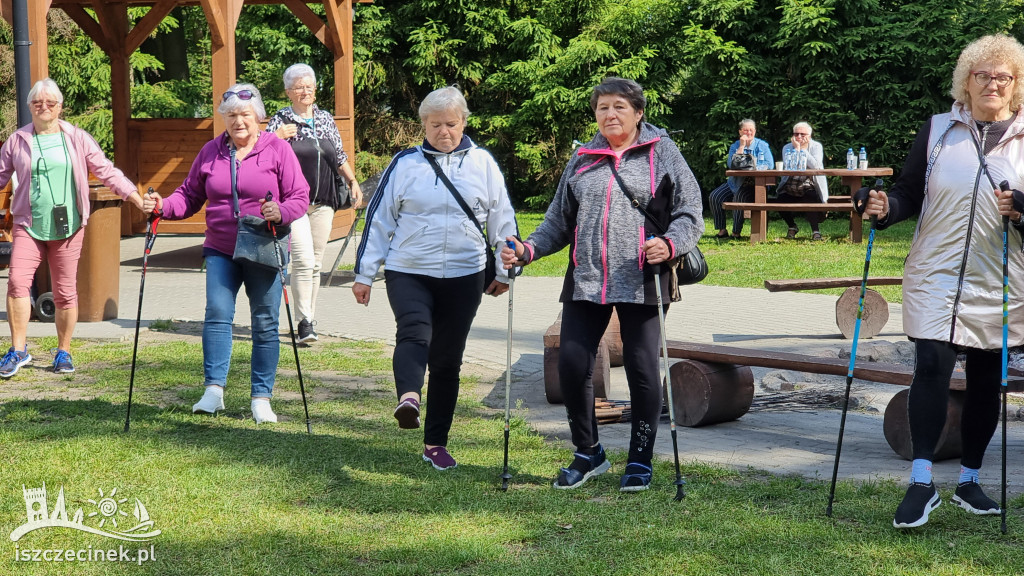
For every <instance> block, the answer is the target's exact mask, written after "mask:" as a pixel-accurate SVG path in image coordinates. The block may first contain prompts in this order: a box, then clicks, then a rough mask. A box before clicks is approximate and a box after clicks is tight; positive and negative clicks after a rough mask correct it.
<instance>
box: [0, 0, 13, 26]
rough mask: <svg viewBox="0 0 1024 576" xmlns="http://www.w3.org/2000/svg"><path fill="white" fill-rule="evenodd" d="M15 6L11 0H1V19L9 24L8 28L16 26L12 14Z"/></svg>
mask: <svg viewBox="0 0 1024 576" xmlns="http://www.w3.org/2000/svg"><path fill="white" fill-rule="evenodd" d="M13 8H14V5H13V3H12V2H11V0H0V18H3V19H4V21H6V22H7V25H8V26H11V27H13V26H14V14H11V10H13Z"/></svg>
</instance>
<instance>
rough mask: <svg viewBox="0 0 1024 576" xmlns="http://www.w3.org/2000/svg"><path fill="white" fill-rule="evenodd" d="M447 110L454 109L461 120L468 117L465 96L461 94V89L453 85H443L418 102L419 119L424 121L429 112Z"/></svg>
mask: <svg viewBox="0 0 1024 576" xmlns="http://www.w3.org/2000/svg"><path fill="white" fill-rule="evenodd" d="M449 110H455V111H456V112H458V113H459V114H460V115H462V121H463V122H465V121H466V118H469V106H468V105H467V104H466V98H465V96H463V95H462V91H461V90H459V89H458V88H456V87H455V86H445V87H444V88H438V89H437V90H434V91H433V92H431V93H430V94H427V97H426V98H424V99H423V102H420V121H426V119H427V116H430V115H431V114H437V113H438V112H447V111H449Z"/></svg>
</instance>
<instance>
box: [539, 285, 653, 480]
mask: <svg viewBox="0 0 1024 576" xmlns="http://www.w3.org/2000/svg"><path fill="white" fill-rule="evenodd" d="M613 308H614V309H615V311H616V312H617V313H618V316H619V330H620V334H621V335H622V362H623V364H624V366H625V368H626V381H627V382H628V383H629V396H630V410H631V411H632V414H633V427H632V429H631V430H630V436H629V461H630V462H640V463H642V464H647V465H650V463H651V452H652V451H653V450H654V438H655V436H656V435H657V433H658V419H659V418H660V417H661V403H662V389H661V377H660V375H659V371H658V358H659V351H660V350H661V341H660V337H661V331H660V327H659V324H658V308H657V307H656V306H651V305H645V304H621V303H620V304H594V303H592V302H578V301H572V302H564V303H562V332H561V336H560V344H559V352H558V380H559V384H560V385H561V388H562V400H563V401H564V402H565V412H566V414H567V415H568V417H569V431H570V432H571V433H572V443H573V444H574V445H575V446H576V449H577V450H579V451H580V452H584V453H590V448H592V447H593V446H595V445H596V444H597V443H598V435H597V418H596V417H595V415H594V384H593V381H592V379H591V377H592V376H593V374H594V362H595V357H596V356H597V347H598V345H599V344H600V343H601V337H602V336H603V335H604V331H605V328H607V327H608V320H609V319H610V318H611V315H612V309H613ZM665 310H666V312H667V311H668V305H667V304H666V305H665Z"/></svg>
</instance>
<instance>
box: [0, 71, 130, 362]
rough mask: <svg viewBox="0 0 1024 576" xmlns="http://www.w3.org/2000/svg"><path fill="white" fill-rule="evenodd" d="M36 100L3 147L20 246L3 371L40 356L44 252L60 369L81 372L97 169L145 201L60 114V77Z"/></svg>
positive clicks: (2, 178) (120, 191)
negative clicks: (81, 305)
mask: <svg viewBox="0 0 1024 576" xmlns="http://www.w3.org/2000/svg"><path fill="white" fill-rule="evenodd" d="M28 105H29V109H30V111H31V113H32V123H31V124H27V125H25V126H22V127H21V128H20V129H19V130H18V131H16V132H15V133H14V134H12V135H11V137H10V138H8V139H7V141H6V142H4V145H3V148H0V187H3V186H6V185H7V182H8V181H10V180H11V177H12V176H14V175H16V176H17V186H16V187H15V190H14V196H13V198H12V200H11V213H12V214H13V216H14V226H13V229H12V231H11V232H12V235H13V237H14V247H13V250H12V252H11V265H10V271H9V274H8V279H7V324H8V325H9V326H10V328H11V347H10V349H9V350H8V351H7V354H5V355H4V357H3V359H2V360H0V378H11V377H12V376H14V375H15V374H17V373H18V370H19V369H20V368H21V367H22V366H24V365H26V364H28V363H29V362H31V361H32V355H31V354H29V352H28V342H27V335H26V333H27V332H28V321H29V316H31V313H32V306H31V303H30V302H31V300H30V298H31V297H30V291H31V289H32V280H33V278H34V277H35V274H36V270H37V269H38V268H39V265H40V263H42V261H43V259H44V258H45V260H46V261H47V265H48V266H49V269H50V280H51V282H52V284H53V301H54V304H55V305H56V307H57V310H56V314H55V316H54V320H55V321H56V323H57V347H56V348H55V349H54V350H53V353H54V356H53V371H54V372H56V373H58V374H70V373H72V372H74V371H75V365H74V364H73V363H72V361H71V335H72V334H73V333H74V331H75V325H76V324H77V323H78V259H79V258H80V257H81V255H82V242H83V241H84V239H85V230H84V228H85V226H86V225H87V224H88V223H89V210H90V203H89V173H90V172H91V173H92V174H94V175H95V176H96V177H97V178H99V179H100V180H101V181H102V182H103V183H104V184H105V185H107V186H108V187H109V188H110V190H111V191H112V192H114V193H115V194H117V195H118V196H120V197H121V198H123V199H125V200H127V201H129V202H131V203H132V204H133V205H135V207H136V208H140V209H141V208H142V205H143V202H142V196H141V195H140V194H139V192H138V190H136V188H135V184H133V183H132V182H131V181H130V180H128V178H126V177H125V175H124V173H122V172H121V171H120V170H118V169H117V168H116V167H115V166H114V164H113V163H112V162H111V161H110V160H108V159H107V157H106V156H104V155H103V150H102V149H100V146H99V144H97V143H96V140H95V139H93V137H92V136H90V135H89V133H87V132H86V131H85V130H82V129H81V128H78V127H76V126H74V125H72V124H69V123H68V122H65V121H64V120H61V119H60V114H61V111H63V109H64V95H63V94H62V93H61V91H60V88H58V87H57V83H56V82H54V81H53V80H51V79H49V78H44V79H42V80H40V81H38V82H36V83H35V85H34V86H33V87H32V89H31V90H30V91H29V93H28Z"/></svg>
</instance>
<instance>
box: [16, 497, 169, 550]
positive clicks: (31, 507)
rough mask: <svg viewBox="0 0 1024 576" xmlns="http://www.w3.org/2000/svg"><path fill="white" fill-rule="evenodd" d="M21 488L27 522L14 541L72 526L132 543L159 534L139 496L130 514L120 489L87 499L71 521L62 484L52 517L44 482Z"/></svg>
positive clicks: (18, 530)
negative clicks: (41, 485) (39, 531)
mask: <svg viewBox="0 0 1024 576" xmlns="http://www.w3.org/2000/svg"><path fill="white" fill-rule="evenodd" d="M21 490H22V492H23V493H24V496H25V515H26V517H27V519H28V521H27V522H25V523H24V524H22V525H21V526H18V527H17V528H15V529H14V532H11V540H12V541H14V542H17V541H18V540H19V539H20V538H21V537H22V536H24V535H25V534H28V533H29V532H32V531H33V530H40V529H42V528H72V529H74V530H81V531H82V532H89V533H91V534H98V535H100V536H106V537H107V538H116V539H118V540H127V541H129V542H145V541H147V540H152V539H153V538H154V537H156V536H159V535H160V531H159V530H154V529H153V521H152V520H150V518H149V512H147V511H146V507H145V506H143V505H142V502H141V501H140V500H139V499H138V498H136V499H135V509H134V510H133V511H132V513H131V515H129V514H128V512H126V511H125V510H124V506H123V505H124V504H127V503H128V499H127V498H122V497H121V496H120V495H118V493H117V488H114V489H112V490H110V493H109V494H105V493H104V492H103V489H102V488H101V489H100V490H99V496H98V497H97V498H89V499H88V500H85V502H86V503H87V504H88V506H87V509H86V510H83V509H82V508H79V509H78V510H76V511H75V514H74V516H72V517H71V520H68V513H67V509H66V505H65V503H64V487H63V486H61V487H60V492H58V494H57V503H56V504H54V505H53V512H51V513H50V515H49V516H47V515H46V483H45V482H44V483H43V487H42V488H25V486H24V485H22V487H21ZM133 522H134V525H132V523H133Z"/></svg>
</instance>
